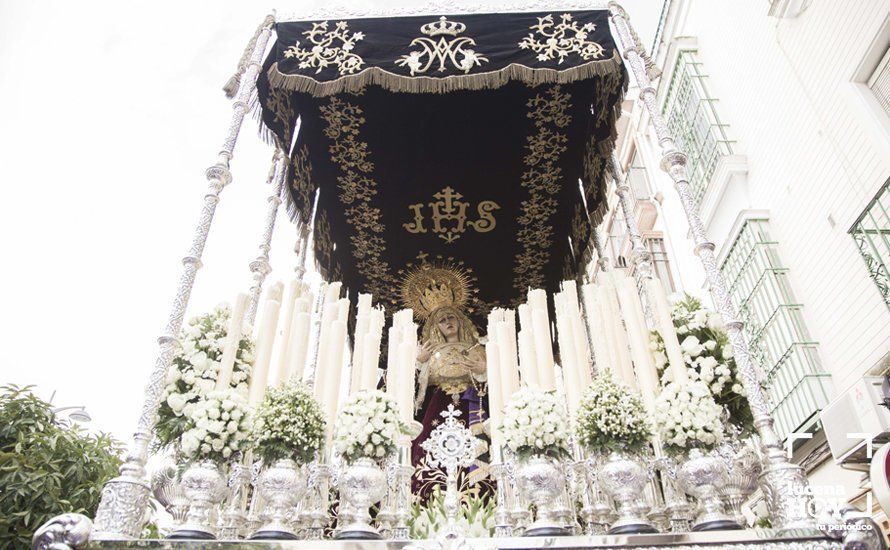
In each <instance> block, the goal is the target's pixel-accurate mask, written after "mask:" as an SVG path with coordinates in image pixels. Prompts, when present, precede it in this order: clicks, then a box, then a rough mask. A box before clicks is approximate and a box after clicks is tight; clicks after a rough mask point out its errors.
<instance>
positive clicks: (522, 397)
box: [502, 386, 569, 457]
mask: <svg viewBox="0 0 890 550" xmlns="http://www.w3.org/2000/svg"><path fill="white" fill-rule="evenodd" d="M568 424H569V422H568V418H567V417H566V413H565V410H564V409H563V404H562V403H561V402H560V401H559V400H558V399H557V398H556V396H555V395H554V394H553V392H545V391H541V390H538V389H532V388H529V387H528V386H523V387H522V388H520V389H519V391H517V392H516V393H514V394H513V396H512V397H511V398H510V401H509V402H508V403H507V405H506V407H505V408H504V420H503V425H502V429H503V435H504V442H505V443H506V444H507V447H509V448H510V449H511V450H512V451H513V452H514V453H516V454H517V455H518V456H520V457H527V456H533V455H549V456H554V457H560V456H565V455H567V454H568V439H569V426H568Z"/></svg>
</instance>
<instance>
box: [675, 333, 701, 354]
mask: <svg viewBox="0 0 890 550" xmlns="http://www.w3.org/2000/svg"><path fill="white" fill-rule="evenodd" d="M680 348H682V349H683V351H684V352H685V353H686V354H688V355H689V356H691V357H698V356H699V355H701V352H702V351H704V349H703V348H702V345H701V343H700V342H699V341H698V338H696V337H695V336H687V337H686V338H684V339H683V341H682V342H680Z"/></svg>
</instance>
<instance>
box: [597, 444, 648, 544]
mask: <svg viewBox="0 0 890 550" xmlns="http://www.w3.org/2000/svg"><path fill="white" fill-rule="evenodd" d="M646 474H647V472H646V469H645V468H643V466H642V465H641V464H640V463H639V462H638V461H636V460H634V459H632V458H630V457H628V456H625V455H623V454H620V453H611V454H610V455H609V458H608V459H607V460H606V463H605V464H603V466H602V467H601V468H600V471H599V475H598V476H597V479H598V480H599V483H600V486H601V487H602V488H603V491H605V492H606V494H607V495H609V496H610V497H612V500H613V501H614V502H615V508H616V512H617V513H618V519H616V520H615V521H613V522H612V527H611V528H610V529H609V534H610V535H622V534H630V533H657V532H658V531H657V530H656V529H655V527H654V526H653V525H652V524H651V523H649V520H648V519H647V518H646V515H645V513H644V512H643V511H642V510H643V507H642V506H640V502H641V501H643V489H645V487H646V483H648V481H649V479H648V476H647V475H646ZM646 510H647V511H648V506H646Z"/></svg>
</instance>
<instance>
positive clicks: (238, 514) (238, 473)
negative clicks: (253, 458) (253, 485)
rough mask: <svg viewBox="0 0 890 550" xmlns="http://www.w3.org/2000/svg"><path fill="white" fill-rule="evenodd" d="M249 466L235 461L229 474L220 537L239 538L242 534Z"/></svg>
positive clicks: (248, 487) (244, 521)
mask: <svg viewBox="0 0 890 550" xmlns="http://www.w3.org/2000/svg"><path fill="white" fill-rule="evenodd" d="M250 478H251V476H250V468H248V467H246V466H244V465H242V464H241V462H240V461H236V462H235V463H234V464H233V465H232V471H231V473H230V474H229V483H228V485H229V491H228V495H227V497H226V500H227V502H226V504H225V509H224V510H223V513H222V521H221V522H220V528H219V537H220V538H221V539H229V540H233V539H239V538H241V537H242V536H243V531H244V528H245V527H246V521H247V518H246V517H245V515H244V502H245V501H246V498H245V497H246V496H247V493H248V492H249V491H250V481H251V479H250Z"/></svg>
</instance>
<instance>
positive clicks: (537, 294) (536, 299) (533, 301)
mask: <svg viewBox="0 0 890 550" xmlns="http://www.w3.org/2000/svg"><path fill="white" fill-rule="evenodd" d="M528 305H529V306H531V309H532V310H535V309H543V310H544V311H547V293H546V292H545V291H544V289H541V288H536V289H534V290H529V291H528Z"/></svg>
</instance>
